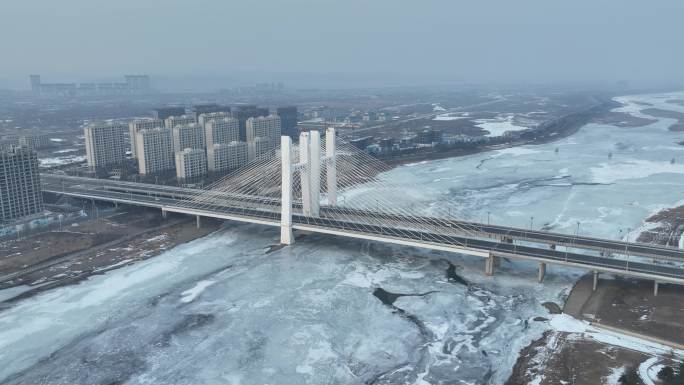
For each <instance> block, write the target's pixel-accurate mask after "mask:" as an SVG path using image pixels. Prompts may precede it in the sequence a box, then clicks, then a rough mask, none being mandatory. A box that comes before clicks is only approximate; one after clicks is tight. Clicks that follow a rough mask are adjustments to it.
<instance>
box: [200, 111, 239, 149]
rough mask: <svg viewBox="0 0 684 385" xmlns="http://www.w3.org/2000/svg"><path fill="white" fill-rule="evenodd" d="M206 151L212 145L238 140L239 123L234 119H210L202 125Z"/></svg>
mask: <svg viewBox="0 0 684 385" xmlns="http://www.w3.org/2000/svg"><path fill="white" fill-rule="evenodd" d="M204 137H205V140H206V142H207V149H209V148H211V147H212V146H213V145H214V144H220V143H224V144H225V143H231V142H237V141H239V140H240V123H239V121H238V120H237V119H235V118H223V119H211V120H208V121H207V122H206V123H205V124H204Z"/></svg>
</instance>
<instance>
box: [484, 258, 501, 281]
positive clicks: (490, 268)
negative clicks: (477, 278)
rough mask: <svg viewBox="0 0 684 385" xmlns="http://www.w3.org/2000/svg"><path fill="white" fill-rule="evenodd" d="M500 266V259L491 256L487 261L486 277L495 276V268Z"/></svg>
mask: <svg viewBox="0 0 684 385" xmlns="http://www.w3.org/2000/svg"><path fill="white" fill-rule="evenodd" d="M500 264H501V262H500V261H499V257H495V256H493V255H491V254H490V255H489V257H487V258H486V259H485V275H487V276H489V277H491V276H492V275H494V267H496V266H499V265H500Z"/></svg>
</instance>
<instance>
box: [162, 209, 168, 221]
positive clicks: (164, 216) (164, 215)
mask: <svg viewBox="0 0 684 385" xmlns="http://www.w3.org/2000/svg"><path fill="white" fill-rule="evenodd" d="M168 216H169V213H168V212H166V210H164V209H162V218H164V219H166V218H168Z"/></svg>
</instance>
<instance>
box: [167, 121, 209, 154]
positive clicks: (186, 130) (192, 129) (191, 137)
mask: <svg viewBox="0 0 684 385" xmlns="http://www.w3.org/2000/svg"><path fill="white" fill-rule="evenodd" d="M172 131H173V151H175V152H178V151H183V150H185V149H186V148H192V149H201V150H202V151H204V129H202V127H201V126H200V125H199V124H197V123H190V124H181V125H178V126H175V127H174V128H173V130H172Z"/></svg>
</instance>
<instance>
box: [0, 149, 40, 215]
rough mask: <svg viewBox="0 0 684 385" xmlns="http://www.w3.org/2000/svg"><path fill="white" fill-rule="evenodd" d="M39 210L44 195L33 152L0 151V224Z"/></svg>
mask: <svg viewBox="0 0 684 385" xmlns="http://www.w3.org/2000/svg"><path fill="white" fill-rule="evenodd" d="M42 210H43V195H42V194H41V190H40V173H39V171H38V155H37V154H36V152H35V151H33V150H31V149H28V148H23V147H13V148H11V149H9V150H7V151H2V152H0V221H7V220H12V219H17V218H20V217H23V216H27V215H31V214H36V213H39V212H41V211H42Z"/></svg>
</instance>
